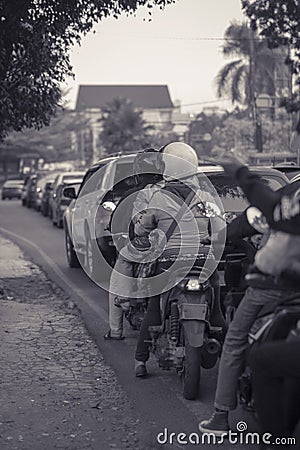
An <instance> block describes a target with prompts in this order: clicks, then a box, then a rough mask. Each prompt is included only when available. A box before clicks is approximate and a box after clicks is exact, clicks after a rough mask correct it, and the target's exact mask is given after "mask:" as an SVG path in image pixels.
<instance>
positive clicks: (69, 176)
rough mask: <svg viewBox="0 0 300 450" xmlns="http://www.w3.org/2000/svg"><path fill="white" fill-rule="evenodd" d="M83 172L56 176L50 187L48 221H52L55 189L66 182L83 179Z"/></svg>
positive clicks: (64, 173)
mask: <svg viewBox="0 0 300 450" xmlns="http://www.w3.org/2000/svg"><path fill="white" fill-rule="evenodd" d="M84 174H85V172H82V171H78V172H62V173H60V174H58V175H57V176H56V177H55V180H54V183H53V186H52V191H51V194H50V197H49V218H50V220H52V216H53V208H54V207H55V206H54V205H55V198H56V196H57V188H58V186H59V185H60V184H61V183H63V182H65V181H67V180H78V178H83V177H84Z"/></svg>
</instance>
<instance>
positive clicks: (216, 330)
mask: <svg viewBox="0 0 300 450" xmlns="http://www.w3.org/2000/svg"><path fill="white" fill-rule="evenodd" d="M209 331H210V333H222V332H223V328H222V327H212V326H209Z"/></svg>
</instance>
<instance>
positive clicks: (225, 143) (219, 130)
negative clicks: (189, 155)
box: [212, 110, 291, 156]
mask: <svg viewBox="0 0 300 450" xmlns="http://www.w3.org/2000/svg"><path fill="white" fill-rule="evenodd" d="M290 131H291V130H290V121H289V117H288V114H287V112H286V111H284V110H281V111H280V112H279V113H278V114H277V116H276V118H275V120H274V119H273V120H272V119H271V118H270V117H268V116H267V115H265V116H264V117H263V120H262V139H263V147H264V149H265V150H266V151H268V152H270V153H273V152H279V151H287V150H290ZM212 138H213V139H212V142H213V144H214V148H213V150H212V154H213V155H214V156H218V155H219V154H222V153H224V151H225V152H226V151H229V150H230V149H232V148H234V147H235V148H239V149H240V150H241V151H242V152H243V153H244V154H245V156H248V153H249V150H253V149H254V148H255V132H254V130H253V126H252V124H251V122H249V119H248V118H247V115H246V114H245V113H244V114H242V113H237V112H235V111H234V112H232V113H230V114H229V115H228V116H227V118H225V120H224V122H223V124H221V125H220V126H218V127H215V129H214V131H213V133H212Z"/></svg>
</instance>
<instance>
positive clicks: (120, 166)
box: [64, 154, 135, 273]
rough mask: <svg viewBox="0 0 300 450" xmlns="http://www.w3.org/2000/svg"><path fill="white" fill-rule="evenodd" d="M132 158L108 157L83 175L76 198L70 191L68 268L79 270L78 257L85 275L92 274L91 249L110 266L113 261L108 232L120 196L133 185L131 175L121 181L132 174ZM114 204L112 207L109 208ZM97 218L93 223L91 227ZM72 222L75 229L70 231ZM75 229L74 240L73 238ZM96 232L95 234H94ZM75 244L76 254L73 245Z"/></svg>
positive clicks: (73, 192)
mask: <svg viewBox="0 0 300 450" xmlns="http://www.w3.org/2000/svg"><path fill="white" fill-rule="evenodd" d="M134 158H135V154H131V155H122V156H117V157H110V158H105V159H103V160H100V161H99V162H98V163H96V164H94V165H93V166H91V167H90V168H89V170H88V171H87V172H86V174H85V176H84V178H83V181H82V184H81V186H80V189H79V192H78V195H77V196H76V193H75V191H74V190H73V191H72V190H71V191H69V195H70V197H71V198H73V200H72V202H71V203H70V205H69V207H68V208H67V209H66V211H65V214H64V228H65V243H66V253H67V260H68V264H69V266H70V267H79V265H80V264H79V261H78V257H77V253H78V254H79V255H81V257H82V261H83V260H84V261H85V264H84V265H85V268H86V270H87V272H88V273H93V270H94V267H93V258H92V253H91V252H92V248H93V246H95V245H97V246H98V247H99V248H100V249H101V252H102V254H103V255H104V257H105V258H106V259H107V260H108V261H110V262H112V261H113V260H114V259H115V248H114V246H113V242H112V238H111V234H110V232H109V231H108V230H107V226H108V225H109V221H110V216H111V213H112V211H113V209H112V208H113V207H114V205H115V204H116V203H117V202H118V201H119V199H120V198H121V195H122V194H123V193H124V192H125V191H126V189H130V188H131V187H133V186H134V185H135V178H134V176H133V175H132V176H131V177H129V178H128V177H127V179H126V180H124V182H122V183H118V181H120V179H122V178H123V177H124V175H125V176H126V174H128V173H130V172H131V173H132V171H133V160H134ZM112 203H113V204H112ZM78 208H81V217H82V218H83V217H84V220H81V219H80V217H79V216H78V215H77V214H75V215H74V211H75V209H77V210H78ZM94 218H96V223H94ZM73 220H74V224H75V227H73ZM74 229H75V230H76V238H74V234H73V232H74ZM95 229H96V233H95ZM74 241H76V250H75V242H74Z"/></svg>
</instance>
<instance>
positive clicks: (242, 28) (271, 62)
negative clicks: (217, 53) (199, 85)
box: [216, 22, 276, 108]
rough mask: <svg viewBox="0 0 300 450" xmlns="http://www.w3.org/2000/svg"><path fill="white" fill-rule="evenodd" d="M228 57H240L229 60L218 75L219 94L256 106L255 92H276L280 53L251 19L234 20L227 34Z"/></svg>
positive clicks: (233, 100)
mask: <svg viewBox="0 0 300 450" xmlns="http://www.w3.org/2000/svg"><path fill="white" fill-rule="evenodd" d="M224 39H225V43H224V45H223V48H222V52H223V55H224V56H225V57H237V58H238V59H235V60H233V61H231V62H229V63H228V64H226V65H225V66H224V67H222V69H221V70H220V71H219V73H218V74H217V77H216V84H217V94H218V97H223V96H224V95H226V96H228V95H229V97H230V99H231V101H232V103H240V104H243V105H247V106H250V107H252V108H254V103H255V101H254V99H255V96H257V95H259V94H262V93H263V94H268V95H270V96H272V97H274V95H275V76H274V73H275V65H276V55H275V53H273V51H272V50H271V49H269V48H268V44H267V40H266V39H264V38H261V37H259V36H258V34H257V33H256V32H255V31H253V30H252V29H251V28H250V27H249V26H248V25H247V23H237V22H232V23H231V24H230V25H229V27H228V28H227V29H226V31H225V34H224Z"/></svg>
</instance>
